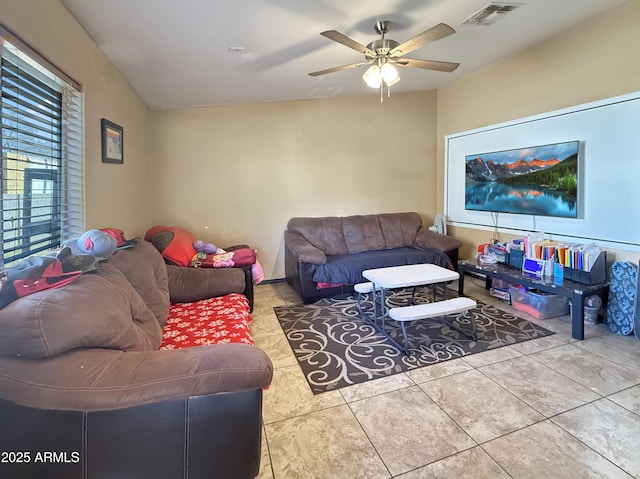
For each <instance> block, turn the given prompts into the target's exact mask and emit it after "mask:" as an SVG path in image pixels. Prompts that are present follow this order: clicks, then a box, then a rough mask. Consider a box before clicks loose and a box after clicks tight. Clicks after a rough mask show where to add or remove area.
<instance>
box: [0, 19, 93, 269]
mask: <svg viewBox="0 0 640 479" xmlns="http://www.w3.org/2000/svg"><path fill="white" fill-rule="evenodd" d="M2 32H3V29H0V33H2ZM1 52H2V60H1V67H0V91H1V103H0V121H1V129H0V136H1V140H2V141H1V157H2V168H0V174H1V182H0V185H1V189H2V199H1V206H2V208H1V218H0V220H1V221H0V224H1V225H2V229H1V231H0V234H1V239H2V258H1V260H0V261H2V264H8V263H12V262H14V261H17V260H19V259H22V258H24V257H26V256H29V255H32V254H36V253H41V252H46V251H50V250H52V249H55V248H57V247H58V246H59V245H60V244H61V242H62V241H63V240H64V239H65V238H68V237H70V236H79V235H80V234H81V233H82V231H83V226H84V208H83V204H84V191H83V187H84V172H83V161H82V152H83V151H82V150H83V131H82V93H81V92H80V91H79V90H78V89H77V88H75V86H73V85H70V84H69V83H67V82H66V81H65V80H64V79H62V78H60V77H59V76H57V75H55V74H54V73H53V72H51V71H50V70H48V69H47V68H44V67H43V66H42V64H40V63H38V62H37V59H33V58H31V57H29V56H27V55H25V54H24V52H22V51H21V50H20V49H18V48H17V47H15V46H14V45H13V44H11V43H9V42H8V41H7V40H6V38H3V45H2V49H1ZM30 53H31V54H33V51H30ZM43 63H46V62H43Z"/></svg>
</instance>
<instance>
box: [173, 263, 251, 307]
mask: <svg viewBox="0 0 640 479" xmlns="http://www.w3.org/2000/svg"><path fill="white" fill-rule="evenodd" d="M167 275H168V277H169V295H170V297H171V302H173V303H192V302H194V301H200V300H202V299H207V298H214V297H216V296H224V295H225V294H230V293H240V294H242V293H244V291H245V288H246V281H245V273H244V271H243V270H242V268H183V267H181V266H174V265H167Z"/></svg>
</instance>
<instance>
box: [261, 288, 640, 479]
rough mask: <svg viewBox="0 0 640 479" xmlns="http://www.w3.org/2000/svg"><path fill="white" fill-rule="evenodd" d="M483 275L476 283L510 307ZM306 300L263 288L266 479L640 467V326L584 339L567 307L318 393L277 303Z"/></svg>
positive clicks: (607, 473) (592, 473)
mask: <svg viewBox="0 0 640 479" xmlns="http://www.w3.org/2000/svg"><path fill="white" fill-rule="evenodd" d="M482 285H483V283H482V282H480V281H477V280H471V279H469V280H468V281H466V282H465V286H466V288H468V289H466V291H465V292H466V293H467V294H472V295H476V296H477V297H478V298H481V299H482V300H484V301H485V302H491V303H493V304H496V305H498V306H500V307H503V308H505V309H507V310H511V308H510V306H509V305H507V304H506V303H504V302H502V301H500V300H498V299H495V298H493V297H491V296H488V295H487V294H486V292H485V290H484V288H483V287H482ZM298 302H300V300H299V298H298V296H297V295H296V293H295V292H294V291H293V290H292V289H291V288H290V287H289V285H288V284H287V283H285V282H277V283H270V284H263V285H259V286H258V287H257V288H256V305H255V309H254V313H253V317H254V323H253V327H252V330H253V336H254V339H255V341H256V344H257V346H259V347H260V348H262V349H263V350H265V351H266V352H267V353H268V354H269V356H270V357H271V359H272V361H273V364H274V369H275V372H274V378H273V383H272V385H271V387H270V388H269V389H268V390H267V391H265V395H264V406H263V420H264V431H263V447H262V467H261V471H260V475H259V476H258V477H259V478H261V479H296V478H304V479H319V478H345V479H356V478H366V479H378V478H392V477H393V478H399V479H418V478H420V479H425V478H473V479H482V478H491V479H497V478H544V479H561V478H571V479H573V478H630V477H636V478H638V477H640V341H637V340H636V339H635V338H634V337H633V336H631V337H621V336H616V335H613V334H611V333H609V330H608V329H607V328H606V326H605V325H603V324H598V325H593V326H586V339H585V340H584V341H576V340H574V339H572V338H571V324H570V320H569V317H568V316H565V317H561V318H556V319H547V320H540V321H538V322H540V323H541V324H542V325H543V326H545V327H547V328H548V329H551V330H553V331H555V332H556V333H557V334H555V335H553V336H550V337H546V338H542V339H539V340H533V341H528V342H525V343H520V344H515V345H513V346H506V347H503V348H500V349H497V350H495V351H487V352H485V353H480V354H476V355H472V356H469V357H467V358H460V359H455V360H451V361H447V362H444V363H440V364H437V365H433V366H427V367H425V368H421V369H417V370H413V371H410V372H407V373H401V374H397V375H394V376H390V377H387V378H384V379H379V380H376V381H370V382H367V383H364V384H361V385H355V386H351V387H348V388H344V389H340V390H337V391H331V392H327V393H324V394H319V395H316V396H314V395H313V394H312V393H311V390H310V389H309V387H308V386H307V383H306V381H305V379H304V377H303V376H302V373H301V371H300V368H299V367H298V364H297V362H296V359H295V357H294V355H293V353H292V351H291V349H290V347H289V345H288V343H287V340H286V339H285V337H284V334H283V333H282V329H281V328H280V326H279V324H278V321H277V319H276V316H275V313H274V311H273V307H274V306H277V305H282V304H287V303H298ZM524 317H526V315H524ZM527 319H530V320H533V319H532V318H527ZM533 321H535V320H533Z"/></svg>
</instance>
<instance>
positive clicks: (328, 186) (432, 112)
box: [151, 91, 436, 279]
mask: <svg viewBox="0 0 640 479" xmlns="http://www.w3.org/2000/svg"><path fill="white" fill-rule="evenodd" d="M378 98H379V97H378V96H377V95H365V96H359V97H347V98H334V99H327V100H308V101H292V102H279V103H263V104H252V105H237V106H225V107H205V108H191V109H184V110H171V111H155V112H152V114H151V141H152V145H153V156H154V186H153V188H154V189H153V202H154V208H153V221H154V223H157V224H164V225H180V226H184V227H186V228H188V229H189V230H191V231H193V232H194V234H195V235H196V237H198V238H201V239H204V240H206V241H211V242H213V243H215V244H216V245H218V246H224V245H229V244H235V243H248V244H250V245H251V246H252V247H255V248H257V249H258V259H259V260H260V262H261V264H262V266H263V268H264V270H265V276H266V278H268V279H273V278H283V277H284V261H283V233H284V230H285V228H286V224H287V221H288V220H289V218H292V217H294V216H329V215H334V216H344V215H351V214H366V213H384V212H397V211H417V212H419V213H420V214H421V215H423V217H425V221H432V220H433V214H434V212H435V204H436V192H435V189H434V185H435V175H436V165H435V154H436V136H435V132H436V93H435V92H434V91H424V92H419V93H404V94H400V93H393V94H392V96H391V99H390V100H386V101H385V102H384V103H383V104H380V102H379V100H378Z"/></svg>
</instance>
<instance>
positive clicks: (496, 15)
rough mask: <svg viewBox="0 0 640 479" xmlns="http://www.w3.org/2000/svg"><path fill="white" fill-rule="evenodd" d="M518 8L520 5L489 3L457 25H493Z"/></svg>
mask: <svg viewBox="0 0 640 479" xmlns="http://www.w3.org/2000/svg"><path fill="white" fill-rule="evenodd" d="M520 6H522V3H504V2H491V3H489V4H488V5H485V6H484V7H482V8H481V9H480V10H478V11H477V12H475V13H473V14H471V15H470V16H468V17H467V18H465V19H464V20H463V21H462V22H460V23H459V25H493V24H494V23H495V22H497V21H498V20H500V19H501V18H503V17H504V16H505V15H506V14H507V13H511V12H513V11H514V10H515V9H516V8H518V7H520Z"/></svg>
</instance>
